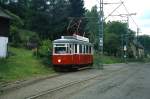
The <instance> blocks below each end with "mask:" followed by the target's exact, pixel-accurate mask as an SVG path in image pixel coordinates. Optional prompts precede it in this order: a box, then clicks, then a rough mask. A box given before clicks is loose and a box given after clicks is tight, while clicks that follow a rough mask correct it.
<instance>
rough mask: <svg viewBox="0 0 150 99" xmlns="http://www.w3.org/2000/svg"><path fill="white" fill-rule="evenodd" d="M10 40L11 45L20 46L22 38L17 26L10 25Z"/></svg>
mask: <svg viewBox="0 0 150 99" xmlns="http://www.w3.org/2000/svg"><path fill="white" fill-rule="evenodd" d="M10 33H11V34H10V41H11V45H12V46H15V47H19V46H21V43H22V40H21V35H20V32H19V29H18V28H17V27H13V26H12V27H11V29H10Z"/></svg>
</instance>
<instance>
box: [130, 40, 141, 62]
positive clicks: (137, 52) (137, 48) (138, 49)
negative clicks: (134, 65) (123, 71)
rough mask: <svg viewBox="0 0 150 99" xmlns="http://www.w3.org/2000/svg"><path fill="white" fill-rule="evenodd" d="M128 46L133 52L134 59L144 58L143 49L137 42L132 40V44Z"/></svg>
mask: <svg viewBox="0 0 150 99" xmlns="http://www.w3.org/2000/svg"><path fill="white" fill-rule="evenodd" d="M130 45H131V49H132V52H133V56H134V57H135V58H136V59H137V58H142V57H144V47H143V46H142V45H141V44H140V43H139V42H137V41H136V40H133V43H132V44H130Z"/></svg>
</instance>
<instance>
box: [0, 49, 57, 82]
mask: <svg viewBox="0 0 150 99" xmlns="http://www.w3.org/2000/svg"><path fill="white" fill-rule="evenodd" d="M9 51H10V52H11V53H12V55H11V56H10V57H9V58H7V59H0V81H1V82H2V81H3V82H9V81H15V80H20V79H25V78H28V77H33V76H39V75H47V74H51V73H54V71H53V70H52V69H51V68H49V67H48V66H44V65H43V64H42V62H41V61H40V60H39V59H37V58H36V57H33V55H32V52H31V51H29V50H25V49H20V48H9Z"/></svg>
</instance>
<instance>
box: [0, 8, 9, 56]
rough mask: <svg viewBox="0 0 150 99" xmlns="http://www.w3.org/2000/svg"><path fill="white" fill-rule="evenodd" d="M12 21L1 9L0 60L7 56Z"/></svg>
mask: <svg viewBox="0 0 150 99" xmlns="http://www.w3.org/2000/svg"><path fill="white" fill-rule="evenodd" d="M10 19H11V17H10V16H9V15H8V14H7V13H6V12H5V11H4V10H3V9H2V8H0V58H5V57H6V56H7V49H8V47H7V44H8V37H9V27H10Z"/></svg>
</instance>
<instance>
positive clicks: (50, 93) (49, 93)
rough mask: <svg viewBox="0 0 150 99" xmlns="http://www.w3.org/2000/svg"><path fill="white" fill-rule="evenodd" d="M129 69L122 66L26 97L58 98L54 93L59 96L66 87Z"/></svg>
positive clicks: (106, 77)
mask: <svg viewBox="0 0 150 99" xmlns="http://www.w3.org/2000/svg"><path fill="white" fill-rule="evenodd" d="M127 70H128V68H123V69H122V68H120V69H119V70H117V71H112V72H110V73H109V75H102V74H99V75H95V76H92V77H89V78H86V79H83V80H80V81H74V82H69V83H67V84H63V85H61V86H59V87H56V88H53V89H49V90H46V91H43V92H40V93H38V94H36V95H32V96H29V97H26V98H25V99H46V98H42V97H45V96H48V97H49V99H57V98H54V97H53V95H54V96H57V94H58V93H59V92H61V91H63V90H64V89H67V88H69V87H72V86H76V87H74V88H78V87H79V86H81V85H83V86H84V85H88V84H87V83H89V82H92V81H94V80H96V79H98V78H99V79H101V78H104V79H103V81H104V80H106V79H108V78H110V77H112V76H113V75H116V74H118V73H120V72H123V71H127ZM77 86H78V87H77ZM88 86H89V85H88ZM85 87H87V86H85ZM52 97H53V98H52Z"/></svg>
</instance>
